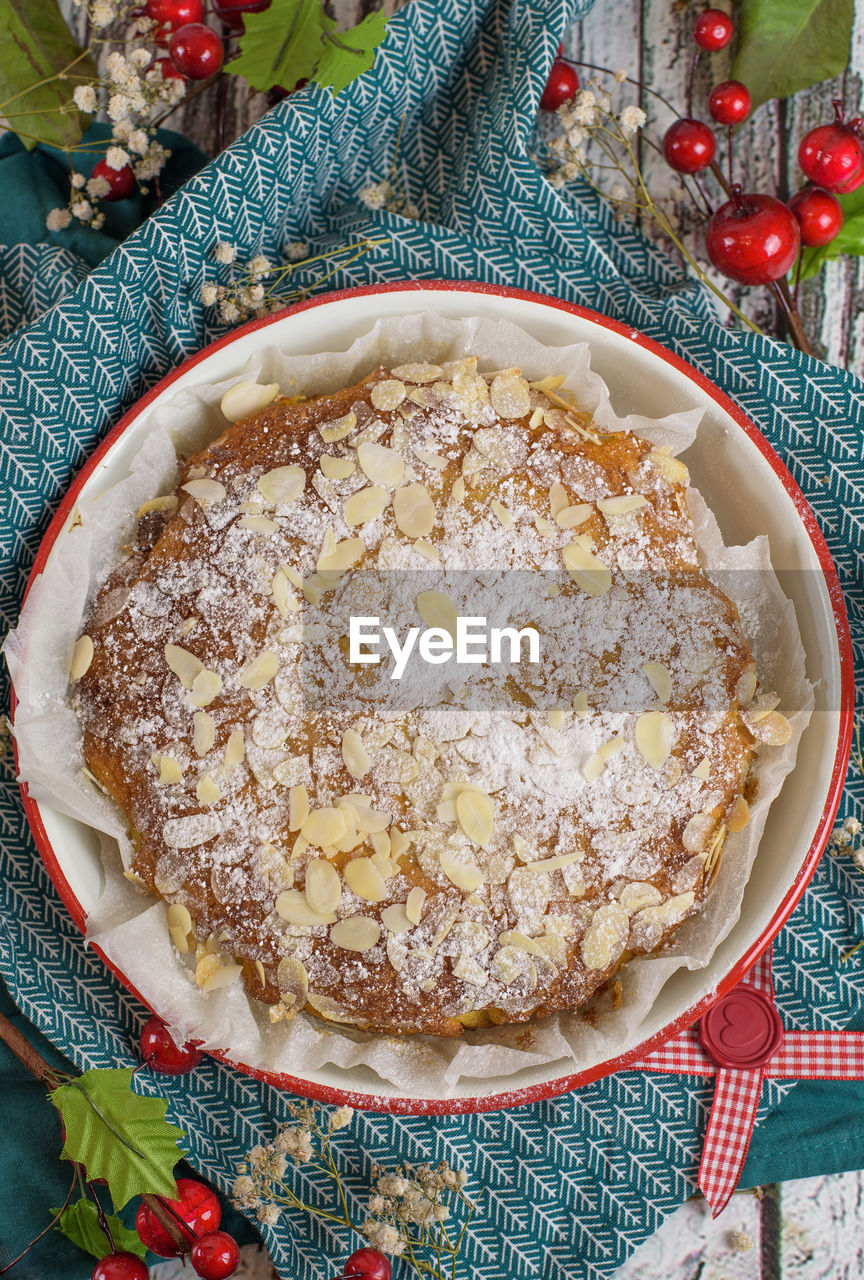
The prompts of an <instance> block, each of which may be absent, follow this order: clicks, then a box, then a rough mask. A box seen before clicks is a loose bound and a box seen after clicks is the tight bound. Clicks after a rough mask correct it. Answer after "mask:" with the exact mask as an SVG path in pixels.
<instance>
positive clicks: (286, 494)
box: [255, 466, 306, 507]
mask: <svg viewBox="0 0 864 1280" xmlns="http://www.w3.org/2000/svg"><path fill="white" fill-rule="evenodd" d="M255 486H256V488H257V490H258V492H259V493H260V494H261V496H262V497H263V498H264V500H265V502H268V503H269V504H270V506H271V507H285V506H288V505H289V504H290V503H292V502H296V501H297V499H298V498H299V497H300V494H301V493H302V492H303V490H304V489H305V487H306V472H305V471H304V470H303V468H302V467H297V466H290V467H274V468H273V470H272V471H265V472H264V474H263V476H259V477H258V479H257V480H256V482H255Z"/></svg>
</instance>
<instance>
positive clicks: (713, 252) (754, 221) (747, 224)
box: [705, 185, 801, 284]
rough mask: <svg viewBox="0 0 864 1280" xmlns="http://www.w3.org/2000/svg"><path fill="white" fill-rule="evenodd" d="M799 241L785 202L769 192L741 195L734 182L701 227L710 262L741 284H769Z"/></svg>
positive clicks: (790, 260) (794, 254)
mask: <svg viewBox="0 0 864 1280" xmlns="http://www.w3.org/2000/svg"><path fill="white" fill-rule="evenodd" d="M800 244H801V235H800V232H799V230H798V222H797V219H796V217H795V215H794V213H792V211H791V210H790V209H788V208H787V207H786V205H785V204H782V203H781V202H780V201H779V200H775V199H774V197H773V196H763V195H757V194H754V195H743V194H742V192H741V188H740V187H739V186H737V185H736V186H734V187H733V188H732V199H731V200H727V201H726V203H725V204H723V205H721V206H720V208H719V209H718V210H717V212H716V213H715V214H714V216H713V217H712V218H711V221H710V222H709V223H708V226H707V228H706V230H705V247H706V249H707V250H708V257H709V258H710V259H711V262H712V263H713V265H714V266H715V267H716V268H717V270H718V271H722V272H723V274H724V275H726V276H729V277H730V279H732V280H738V281H739V282H740V283H741V284H770V283H771V281H772V280H779V279H780V277H781V276H785V274H786V272H787V271H788V270H789V268H790V267H791V266H792V263H793V262H794V261H795V259H796V258H797V257H798V249H799V247H800Z"/></svg>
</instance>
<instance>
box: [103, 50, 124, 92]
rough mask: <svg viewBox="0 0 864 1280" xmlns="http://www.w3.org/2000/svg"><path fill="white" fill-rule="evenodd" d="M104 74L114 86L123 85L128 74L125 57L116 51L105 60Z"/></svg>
mask: <svg viewBox="0 0 864 1280" xmlns="http://www.w3.org/2000/svg"><path fill="white" fill-rule="evenodd" d="M105 74H106V75H107V76H108V79H109V80H113V81H114V83H115V84H123V82H124V81H125V80H126V77H127V76H128V74H129V68H128V66H127V64H126V59H125V57H124V56H123V54H122V53H120V52H119V51H118V50H116V49H115V50H114V52H113V53H109V54H108V57H107V58H106V59H105Z"/></svg>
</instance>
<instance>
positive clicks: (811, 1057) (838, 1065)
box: [633, 951, 864, 1218]
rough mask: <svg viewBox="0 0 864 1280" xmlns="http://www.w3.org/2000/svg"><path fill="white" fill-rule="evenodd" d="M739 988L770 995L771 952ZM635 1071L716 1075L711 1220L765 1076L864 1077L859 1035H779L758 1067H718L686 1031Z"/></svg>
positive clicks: (708, 1179) (709, 1161)
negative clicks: (775, 1048) (777, 1041)
mask: <svg viewBox="0 0 864 1280" xmlns="http://www.w3.org/2000/svg"><path fill="white" fill-rule="evenodd" d="M740 985H741V986H750V987H756V988H757V989H758V990H759V991H762V992H764V993H765V994H767V995H769V996H771V997H772V998H773V996H774V984H773V982H772V980H771V953H770V951H768V952H767V953H766V954H765V955H764V956H762V957H761V958H760V959H759V960H757V962H756V964H755V965H754V966H753V968H752V969H751V970H750V972H749V973H748V974H747V977H746V979H745V981H744V982H743V983H741V984H740ZM633 1067H634V1069H635V1070H637V1071H663V1072H668V1073H675V1074H683V1075H701V1076H716V1078H717V1079H716V1084H715V1086H714V1101H713V1104H712V1106H711V1115H710V1117H709V1119H708V1128H707V1130H706V1133H705V1145H704V1147H703V1150H702V1163H701V1164H700V1166H699V1187H700V1190H701V1191H702V1193H703V1195H704V1196H705V1199H706V1200H707V1201H708V1203H709V1204H710V1206H711V1209H712V1213H713V1216H714V1217H715V1218H716V1217H717V1214H718V1213H720V1212H721V1211H722V1210H723V1209H724V1208H725V1207H726V1205H727V1204H728V1203H729V1199H730V1197H731V1195H732V1192H733V1191H734V1190H735V1187H736V1186H737V1184H738V1179H739V1178H740V1177H741V1170H742V1169H743V1168H744V1161H745V1160H746V1158H747V1149H748V1147H749V1146H750V1138H751V1136H752V1133H753V1125H754V1123H755V1120H756V1112H757V1110H758V1107H759V1094H760V1093H761V1091H762V1081H763V1079H764V1078H765V1076H772V1077H774V1078H775V1079H786V1080H861V1079H864V1032H860V1031H784V1033H783V1039H782V1040H781V1041H780V1044H779V1046H778V1048H777V1050H776V1052H775V1053H773V1054H772V1056H771V1057H770V1058H769V1059H768V1061H767V1062H765V1063H763V1064H762V1066H760V1067H753V1068H743V1069H742V1068H730V1067H721V1066H718V1065H717V1063H716V1062H715V1061H714V1060H713V1058H711V1057H710V1056H709V1054H708V1053H707V1052H706V1051H705V1049H703V1047H702V1044H701V1042H700V1040H699V1032H698V1030H697V1029H696V1028H695V1027H688V1028H687V1030H686V1031H682V1032H681V1034H680V1035H678V1036H675V1037H674V1038H673V1039H671V1040H667V1041H666V1043H665V1044H664V1045H662V1046H661V1048H659V1049H655V1050H654V1051H653V1052H652V1053H649V1054H646V1056H645V1057H644V1058H640V1059H639V1060H638V1061H637V1062H635V1063H634V1064H633Z"/></svg>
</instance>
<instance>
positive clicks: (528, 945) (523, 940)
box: [498, 929, 543, 958]
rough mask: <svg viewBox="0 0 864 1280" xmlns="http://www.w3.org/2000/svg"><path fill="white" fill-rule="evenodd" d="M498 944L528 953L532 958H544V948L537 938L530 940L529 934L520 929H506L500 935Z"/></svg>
mask: <svg viewBox="0 0 864 1280" xmlns="http://www.w3.org/2000/svg"><path fill="white" fill-rule="evenodd" d="M498 944H499V946H502V947H515V948H516V950H517V951H527V952H528V954H529V955H530V956H538V957H540V958H542V956H543V948H542V947H541V946H540V944H539V942H538V941H537V939H536V938H529V937H528V935H527V933H521V932H520V930H518V929H505V930H504V932H503V933H499V934H498Z"/></svg>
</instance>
